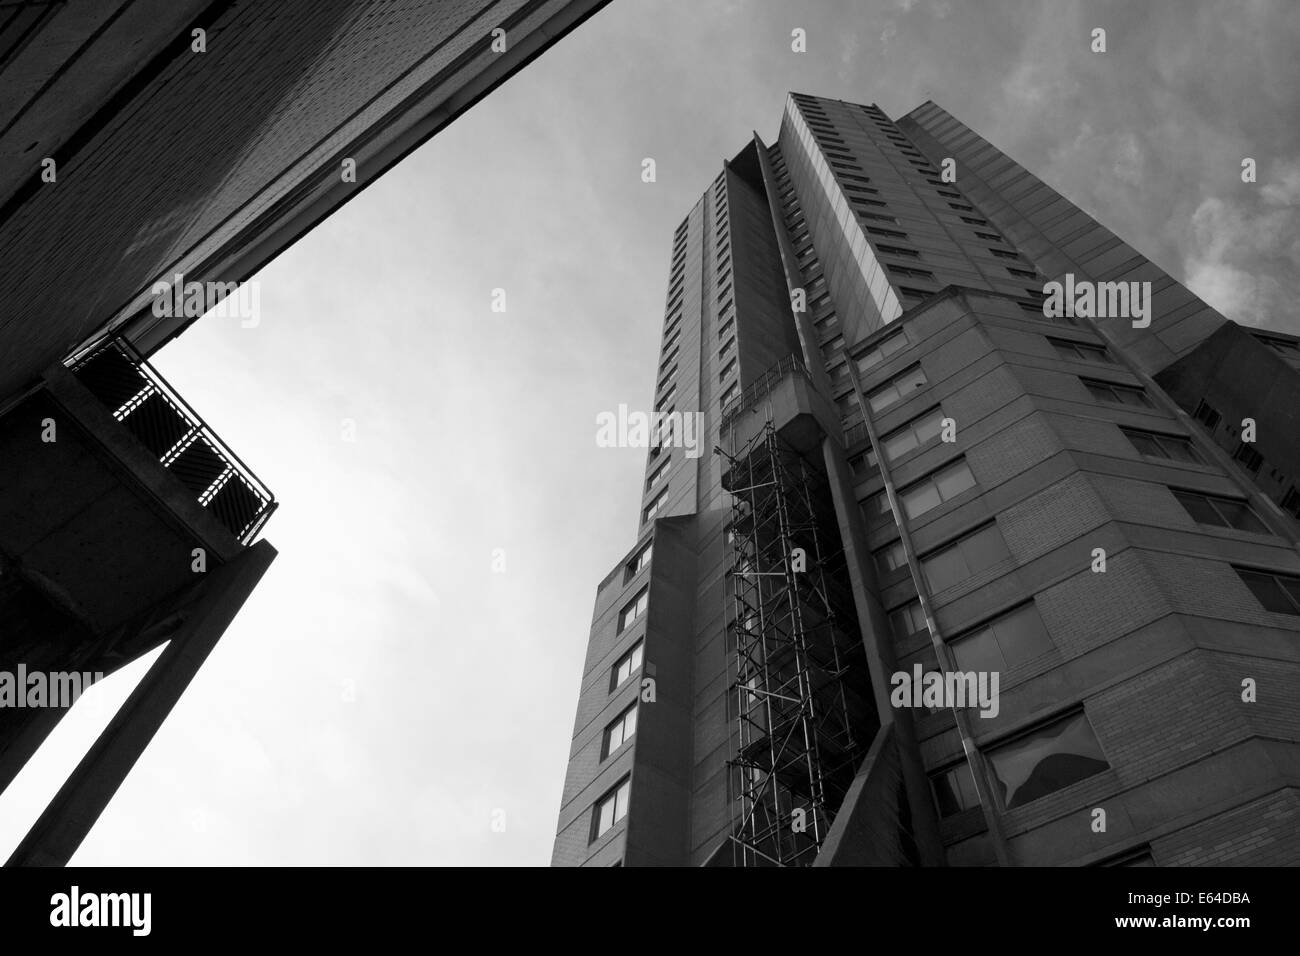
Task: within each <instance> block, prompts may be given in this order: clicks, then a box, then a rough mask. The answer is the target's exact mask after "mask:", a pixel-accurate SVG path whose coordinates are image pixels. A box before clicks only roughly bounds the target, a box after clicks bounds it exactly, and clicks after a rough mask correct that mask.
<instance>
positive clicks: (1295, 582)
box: [1277, 578, 1300, 614]
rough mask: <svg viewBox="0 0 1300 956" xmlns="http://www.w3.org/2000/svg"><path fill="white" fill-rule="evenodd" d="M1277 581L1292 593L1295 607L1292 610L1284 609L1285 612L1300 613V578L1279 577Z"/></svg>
mask: <svg viewBox="0 0 1300 956" xmlns="http://www.w3.org/2000/svg"><path fill="white" fill-rule="evenodd" d="M1277 583H1278V584H1280V585H1281V586H1282V590H1283V591H1286V592H1287V594H1289V595H1290V597H1291V601H1292V602H1293V604H1294V607H1293V608H1292V609H1291V610H1290V611H1284V612H1283V613H1284V614H1300V579H1297V578H1277Z"/></svg>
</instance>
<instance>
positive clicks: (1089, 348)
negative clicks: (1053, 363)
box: [1047, 339, 1115, 365]
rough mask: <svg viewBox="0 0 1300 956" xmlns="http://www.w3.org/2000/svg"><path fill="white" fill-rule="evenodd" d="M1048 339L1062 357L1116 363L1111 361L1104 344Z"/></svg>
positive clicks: (1105, 363)
mask: <svg viewBox="0 0 1300 956" xmlns="http://www.w3.org/2000/svg"><path fill="white" fill-rule="evenodd" d="M1047 341H1049V342H1051V343H1052V348H1054V349H1056V351H1057V354H1058V355H1060V356H1061V358H1063V359H1069V360H1070V361H1071V362H1099V363H1101V364H1103V365H1114V364H1115V363H1114V362H1113V361H1111V357H1110V353H1108V352H1107V351H1106V346H1104V345H1093V344H1092V343H1091V342H1073V341H1070V340H1068V339H1048V340H1047Z"/></svg>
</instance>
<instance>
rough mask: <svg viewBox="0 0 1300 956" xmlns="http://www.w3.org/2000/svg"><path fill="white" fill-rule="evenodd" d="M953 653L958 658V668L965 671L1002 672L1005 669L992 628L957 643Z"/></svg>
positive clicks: (953, 646) (953, 645) (953, 647)
mask: <svg viewBox="0 0 1300 956" xmlns="http://www.w3.org/2000/svg"><path fill="white" fill-rule="evenodd" d="M952 653H953V656H954V657H956V658H957V666H958V667H959V668H961V669H962V670H964V671H988V672H993V671H999V672H1000V671H1001V670H1002V668H1003V661H1002V652H1001V651H999V650H998V644H997V641H996V640H994V638H993V629H992V628H988V627H986V628H983V629H981V630H979V631H976V632H975V633H974V634H972V635H971V636H970V637H963V638H962V639H961V640H959V641H955V642H954V643H953V644H952Z"/></svg>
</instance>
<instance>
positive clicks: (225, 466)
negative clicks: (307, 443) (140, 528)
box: [70, 337, 278, 545]
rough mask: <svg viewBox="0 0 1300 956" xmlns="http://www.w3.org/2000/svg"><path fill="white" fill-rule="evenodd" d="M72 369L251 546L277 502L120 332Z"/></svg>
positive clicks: (202, 503) (204, 504) (203, 503)
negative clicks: (119, 335) (121, 336)
mask: <svg viewBox="0 0 1300 956" xmlns="http://www.w3.org/2000/svg"><path fill="white" fill-rule="evenodd" d="M70 371H71V372H72V373H73V374H74V375H75V376H76V377H77V379H78V380H79V381H80V382H81V384H82V385H84V386H85V387H86V389H87V390H89V391H90V392H91V393H92V394H93V395H94V396H95V397H96V398H98V399H99V400H100V401H101V402H102V403H103V404H104V405H105V407H107V408H108V410H109V412H110V413H111V414H112V416H113V417H114V418H115V419H117V420H118V421H119V422H121V423H122V425H123V426H124V427H125V428H126V429H127V430H128V431H129V432H131V434H132V435H134V436H135V437H136V439H138V440H139V441H140V443H141V444H142V445H144V447H145V448H146V449H148V450H149V452H150V454H153V455H155V456H157V458H158V463H159V464H160V465H162V466H163V467H164V468H166V469H167V470H168V471H170V472H171V473H172V474H173V475H175V476H176V478H178V479H179V480H180V482H181V484H182V485H184V486H185V487H186V488H187V489H188V490H189V491H190V493H191V494H193V495H194V498H195V500H196V501H197V502H198V503H199V505H200V506H201V507H203V508H204V509H206V510H207V511H208V513H209V514H211V515H212V516H213V517H214V518H216V519H217V521H218V522H220V523H221V524H222V526H224V527H225V528H226V529H227V530H229V531H230V533H231V534H233V535H234V536H235V537H236V538H238V539H239V542H240V543H241V544H244V545H248V544H251V543H252V542H253V539H254V538H256V537H257V534H258V532H260V531H261V530H262V527H263V526H264V525H265V524H266V522H267V520H268V519H269V518H270V517H271V515H272V513H273V512H274V511H275V509H276V507H277V505H278V502H277V501H276V500H275V496H274V495H273V494H271V491H270V489H269V488H267V487H266V485H265V484H263V483H262V482H261V480H259V479H258V477H257V476H256V475H254V474H253V472H252V470H251V469H250V468H249V467H248V466H247V465H245V464H244V462H243V461H242V460H241V459H240V458H239V456H238V455H236V454H235V453H234V452H233V451H231V450H230V448H229V446H227V445H226V443H225V442H223V441H222V440H221V439H220V438H219V437H217V435H216V433H215V432H213V431H212V429H211V428H209V427H208V425H207V424H206V423H205V422H204V421H203V419H202V418H200V417H199V414H198V412H196V411H194V409H193V408H191V407H190V406H189V404H188V403H187V402H186V401H185V400H184V399H183V398H181V397H180V395H179V394H177V392H176V390H175V389H174V388H172V387H171V386H170V385H169V384H168V383H167V380H166V379H164V378H163V377H162V376H161V375H160V374H158V372H157V370H156V369H154V368H153V366H151V365H150V364H149V363H148V362H146V361H145V360H144V358H143V357H142V356H141V355H140V353H139V352H137V351H136V350H135V348H134V346H132V345H131V343H130V342H128V341H127V340H126V339H124V338H120V337H113V338H110V339H108V340H106V341H105V342H104V343H103V344H101V345H99V346H98V347H96V348H94V349H92V350H91V351H89V352H87V353H86V354H85V355H83V356H82V357H80V358H79V359H77V360H76V361H75V362H74V363H73V364H72V365H71V366H70Z"/></svg>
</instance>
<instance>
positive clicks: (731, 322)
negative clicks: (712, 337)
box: [718, 315, 736, 338]
mask: <svg viewBox="0 0 1300 956" xmlns="http://www.w3.org/2000/svg"><path fill="white" fill-rule="evenodd" d="M735 327H736V317H735V316H734V315H733V316H729V317H728V318H727V321H725V322H723V323H722V324H721V325H720V326H718V338H722V337H723V336H724V335H726V334H727V333H728V332H730V331H731V330H732V329H734V328H735Z"/></svg>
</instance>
